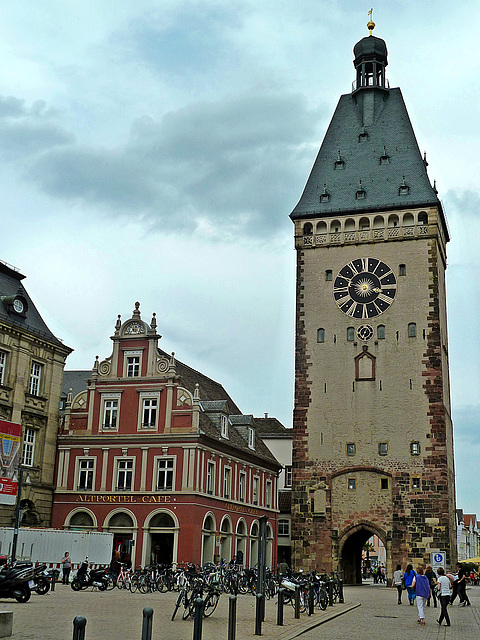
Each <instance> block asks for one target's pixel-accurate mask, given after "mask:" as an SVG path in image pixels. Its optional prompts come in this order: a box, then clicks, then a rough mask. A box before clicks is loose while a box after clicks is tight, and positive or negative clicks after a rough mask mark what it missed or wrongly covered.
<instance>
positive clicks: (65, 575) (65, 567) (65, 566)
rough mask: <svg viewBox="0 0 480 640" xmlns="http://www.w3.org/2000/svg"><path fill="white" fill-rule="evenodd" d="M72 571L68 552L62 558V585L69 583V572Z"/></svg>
mask: <svg viewBox="0 0 480 640" xmlns="http://www.w3.org/2000/svg"><path fill="white" fill-rule="evenodd" d="M71 570H72V560H71V558H70V554H69V553H68V551H65V555H64V556H63V558H62V584H68V583H69V581H70V571H71Z"/></svg>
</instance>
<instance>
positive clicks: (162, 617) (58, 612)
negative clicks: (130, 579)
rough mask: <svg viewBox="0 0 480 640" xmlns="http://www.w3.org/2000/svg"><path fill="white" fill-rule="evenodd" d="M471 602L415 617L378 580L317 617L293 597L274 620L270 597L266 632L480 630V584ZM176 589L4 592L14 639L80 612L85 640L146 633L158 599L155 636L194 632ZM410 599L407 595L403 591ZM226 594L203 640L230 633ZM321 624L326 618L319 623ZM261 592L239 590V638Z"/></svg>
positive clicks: (171, 638)
mask: <svg viewBox="0 0 480 640" xmlns="http://www.w3.org/2000/svg"><path fill="white" fill-rule="evenodd" d="M468 595H469V598H470V600H471V602H472V606H471V607H458V606H453V607H450V617H451V619H452V627H451V628H447V627H439V625H438V624H436V622H435V619H436V617H438V612H439V609H434V608H433V607H431V608H428V609H426V612H427V613H426V615H427V624H426V626H425V627H419V626H418V625H417V624H416V620H417V610H416V607H409V606H408V604H403V605H402V606H401V607H400V606H398V605H397V604H396V591H394V590H392V589H388V588H386V587H383V586H380V585H378V586H377V585H368V584H367V585H364V586H361V587H360V586H359V587H346V588H345V604H343V605H340V604H335V605H334V606H333V607H328V608H327V610H326V611H325V612H321V611H318V610H316V612H315V614H314V615H313V616H311V617H309V616H307V614H302V615H301V619H300V620H295V618H294V617H293V609H292V607H291V606H290V605H288V606H286V607H285V624H284V626H283V627H278V626H276V616H277V607H276V599H275V600H270V601H267V603H266V615H265V622H264V624H263V625H262V636H263V637H264V638H267V639H268V640H270V639H272V640H291V639H293V638H296V637H298V636H299V635H301V638H302V640H313V639H315V640H317V639H318V637H319V636H321V637H323V638H326V639H328V640H337V639H338V640H340V639H341V640H345V639H346V638H349V637H355V639H356V640H363V639H365V640H367V638H368V640H374V639H375V638H378V639H379V640H380V638H381V640H384V638H385V637H387V638H388V640H405V638H409V637H410V636H412V634H413V635H415V636H416V635H418V636H420V635H423V636H425V634H426V635H427V636H428V637H429V638H433V637H435V638H441V639H442V640H443V638H445V637H446V638H448V637H450V636H452V637H453V634H455V636H456V637H459V636H463V637H468V638H478V637H480V587H471V588H470V589H469V590H468ZM175 599H176V594H175V593H166V594H161V593H154V594H145V595H143V594H140V593H135V594H131V593H129V592H126V591H118V590H117V589H115V590H113V591H108V592H104V593H100V592H98V591H90V590H88V591H81V592H78V593H76V592H74V591H72V589H70V587H66V586H63V585H57V588H56V590H55V592H53V593H50V594H48V595H45V596H38V595H36V594H32V597H31V599H30V601H29V602H27V603H24V604H21V603H18V602H16V601H15V600H0V611H13V612H14V623H13V636H12V640H70V638H72V637H73V619H74V617H75V616H77V615H82V616H84V617H85V618H86V620H87V625H86V629H85V640H141V635H142V612H143V609H144V607H152V609H153V611H154V614H153V633H152V640H192V637H193V622H192V620H182V619H181V611H182V609H180V610H179V612H178V613H177V617H176V619H175V620H174V621H173V622H172V621H171V615H172V612H173V608H174V603H175ZM404 599H405V601H406V597H405V598H404ZM227 620H228V596H227V595H225V594H224V595H222V597H221V598H220V603H219V605H218V607H217V610H216V611H215V612H214V613H213V615H212V616H211V617H210V618H206V619H204V621H203V636H202V638H203V640H224V639H225V640H226V639H227V635H228V631H227ZM320 625H322V626H320ZM254 630H255V599H254V598H253V596H250V595H239V597H238V604H237V639H238V640H254V639H255V638H257V637H258V636H255V635H254Z"/></svg>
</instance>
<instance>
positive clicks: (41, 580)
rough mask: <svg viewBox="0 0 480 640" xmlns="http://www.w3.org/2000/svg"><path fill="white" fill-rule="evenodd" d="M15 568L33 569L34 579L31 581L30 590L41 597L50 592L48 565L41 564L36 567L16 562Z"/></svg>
mask: <svg viewBox="0 0 480 640" xmlns="http://www.w3.org/2000/svg"><path fill="white" fill-rule="evenodd" d="M14 566H15V567H29V568H30V569H32V577H31V579H30V590H31V591H36V592H37V593H38V595H39V596H44V595H45V594H46V593H48V592H49V591H50V586H51V584H50V580H49V572H48V571H47V565H46V564H39V565H38V566H36V567H34V566H33V564H32V563H31V562H16V563H15V565H14Z"/></svg>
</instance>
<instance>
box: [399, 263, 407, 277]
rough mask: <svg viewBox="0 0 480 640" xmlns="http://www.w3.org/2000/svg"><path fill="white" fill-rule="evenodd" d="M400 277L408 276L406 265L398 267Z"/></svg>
mask: <svg viewBox="0 0 480 640" xmlns="http://www.w3.org/2000/svg"><path fill="white" fill-rule="evenodd" d="M398 275H399V276H406V275H407V266H406V265H405V264H399V265H398Z"/></svg>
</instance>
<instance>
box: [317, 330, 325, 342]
mask: <svg viewBox="0 0 480 640" xmlns="http://www.w3.org/2000/svg"><path fill="white" fill-rule="evenodd" d="M317 342H325V329H317Z"/></svg>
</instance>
